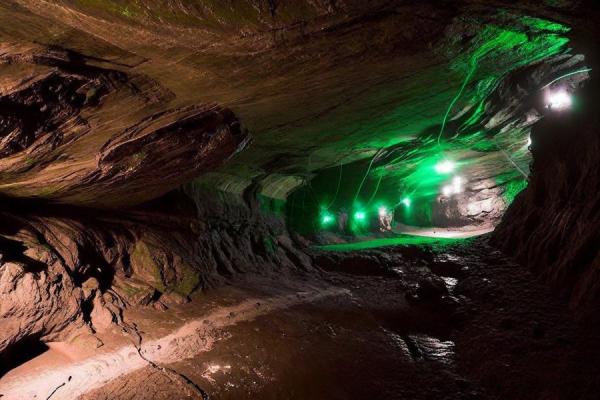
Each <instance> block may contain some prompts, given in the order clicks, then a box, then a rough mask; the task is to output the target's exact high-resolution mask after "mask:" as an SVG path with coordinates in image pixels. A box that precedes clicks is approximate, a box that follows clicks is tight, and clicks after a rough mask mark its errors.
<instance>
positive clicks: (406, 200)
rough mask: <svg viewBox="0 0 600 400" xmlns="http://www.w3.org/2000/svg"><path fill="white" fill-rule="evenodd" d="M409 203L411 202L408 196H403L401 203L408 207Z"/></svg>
mask: <svg viewBox="0 0 600 400" xmlns="http://www.w3.org/2000/svg"><path fill="white" fill-rule="evenodd" d="M410 203H411V201H410V198H408V197H405V198H403V199H402V204H404V206H405V207H410Z"/></svg>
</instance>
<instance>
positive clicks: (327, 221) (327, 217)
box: [321, 213, 334, 227]
mask: <svg viewBox="0 0 600 400" xmlns="http://www.w3.org/2000/svg"><path fill="white" fill-rule="evenodd" d="M333 220H334V218H333V215H331V214H330V213H324V214H323V215H322V216H321V225H322V226H324V227H325V226H328V225H331V223H332V222H333Z"/></svg>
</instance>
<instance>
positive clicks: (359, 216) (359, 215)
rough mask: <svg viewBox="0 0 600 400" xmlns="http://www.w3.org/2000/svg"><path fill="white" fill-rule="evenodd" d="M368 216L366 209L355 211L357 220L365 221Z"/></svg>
mask: <svg viewBox="0 0 600 400" xmlns="http://www.w3.org/2000/svg"><path fill="white" fill-rule="evenodd" d="M366 217H367V215H366V214H365V213H364V211H357V212H355V213H354V219H355V220H357V221H363V220H364V219H365V218H366Z"/></svg>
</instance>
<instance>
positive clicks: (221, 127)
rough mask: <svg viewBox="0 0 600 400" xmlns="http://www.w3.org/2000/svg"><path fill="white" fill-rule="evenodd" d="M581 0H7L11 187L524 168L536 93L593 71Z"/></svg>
mask: <svg viewBox="0 0 600 400" xmlns="http://www.w3.org/2000/svg"><path fill="white" fill-rule="evenodd" d="M541 3H544V4H543V7H540V6H541V5H542V4H541ZM578 3H579V2H577V1H572V2H570V1H545V2H519V3H514V2H506V3H504V2H480V1H460V2H458V1H457V2H454V1H448V2H433V1H432V2H403V1H371V2H364V1H359V0H345V1H325V0H322V1H321V0H301V1H259V0H254V1H250V0H248V1H216V0H193V1H183V0H149V1H133V0H128V1H126V0H103V1H99V0H68V1H67V0H62V1H59V0H53V1H50V0H48V1H46V0H7V1H3V2H2V3H1V4H0V102H1V103H2V105H3V108H2V111H1V113H2V126H0V129H1V131H0V135H1V137H0V139H2V141H1V143H0V192H1V193H2V194H4V195H8V196H15V197H41V198H48V199H52V200H57V201H61V202H66V203H73V204H82V205H92V206H107V207H111V206H119V205H132V204H136V203H140V202H143V201H146V200H150V199H152V198H155V197H158V196H160V195H162V194H164V193H166V192H167V191H169V190H171V189H173V188H175V187H177V186H178V185H181V184H182V183H184V182H186V181H189V180H190V179H192V178H197V179H199V180H200V181H202V182H204V183H207V184H210V185H214V186H216V187H218V188H220V189H222V190H226V191H231V192H238V193H239V192H242V191H243V190H244V189H245V188H246V187H248V186H249V185H250V184H251V183H253V182H254V183H257V182H258V183H259V184H260V185H261V187H262V189H261V190H262V192H263V194H265V195H267V196H271V197H275V198H285V197H286V196H287V195H288V194H289V193H290V191H292V190H293V189H294V188H296V187H298V186H299V185H302V184H303V183H305V182H306V181H307V180H309V179H310V178H311V177H312V176H314V175H315V174H316V173H318V171H320V170H323V169H328V168H336V167H337V166H340V165H346V164H350V163H353V162H357V161H360V160H372V161H373V162H372V163H370V164H369V165H370V166H371V168H370V169H369V171H368V175H369V179H372V180H377V179H386V180H387V182H388V183H389V184H388V185H387V187H388V189H389V187H390V186H391V187H393V186H394V182H402V186H403V187H407V186H408V187H410V188H412V189H411V190H412V191H413V192H414V191H415V190H422V191H423V194H424V195H427V194H428V193H429V192H431V191H434V190H436V188H437V186H438V185H439V181H438V180H436V179H437V178H435V177H433V178H432V173H431V170H432V168H433V165H435V163H436V162H437V161H439V159H440V158H443V157H452V158H453V159H455V160H457V161H458V162H459V164H460V165H461V166H462V168H463V170H464V173H467V174H469V175H470V176H472V177H475V178H476V179H479V180H481V181H485V180H486V179H491V178H495V179H499V177H508V178H506V179H509V178H510V179H512V178H514V177H518V176H521V175H523V176H525V175H526V174H527V168H528V163H529V152H528V151H527V142H528V127H529V126H530V125H531V123H533V122H535V121H537V119H539V117H540V113H539V107H538V108H536V106H537V104H536V98H537V97H539V96H537V95H536V93H538V90H539V89H540V88H541V87H542V86H543V85H544V84H546V83H548V82H550V81H551V80H553V79H555V78H557V77H559V76H560V75H561V74H564V73H566V72H569V71H573V70H576V69H577V68H584V67H585V60H584V59H583V57H582V56H579V55H577V54H576V52H574V51H572V50H571V48H570V45H571V43H570V37H569V32H570V31H571V27H570V26H569V22H570V21H568V20H565V18H566V19H568V18H572V21H576V20H577V18H579V17H577V16H576V14H575V13H577V12H579V11H578V10H579V9H578V8H577V5H578ZM565 16H566V17H565ZM532 93H533V95H532ZM536 110H538V111H536ZM398 190H400V188H399V187H398Z"/></svg>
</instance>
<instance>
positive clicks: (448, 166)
mask: <svg viewBox="0 0 600 400" xmlns="http://www.w3.org/2000/svg"><path fill="white" fill-rule="evenodd" d="M455 167H456V165H454V163H453V162H452V161H450V160H444V161H440V162H439V163H437V164H436V165H435V171H436V172H437V173H438V174H449V173H450V172H452V171H454V168H455Z"/></svg>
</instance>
